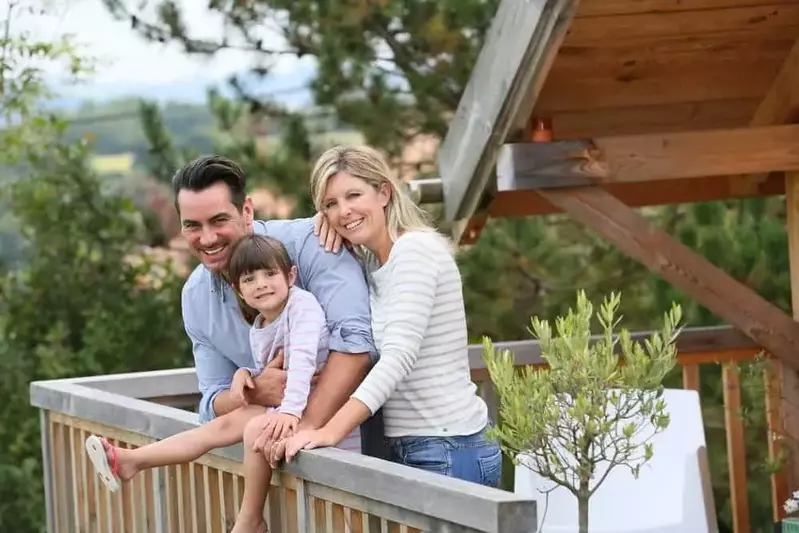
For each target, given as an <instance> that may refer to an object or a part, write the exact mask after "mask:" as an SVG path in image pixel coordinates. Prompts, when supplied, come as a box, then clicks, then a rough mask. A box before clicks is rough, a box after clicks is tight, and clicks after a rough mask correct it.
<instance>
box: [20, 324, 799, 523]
mask: <svg viewBox="0 0 799 533" xmlns="http://www.w3.org/2000/svg"><path fill="white" fill-rule="evenodd" d="M648 335H649V334H648V333H636V334H634V338H643V337H647V336H648ZM677 346H678V352H679V355H678V357H679V363H680V365H681V370H682V380H683V386H684V387H685V388H688V389H695V390H699V386H700V377H699V376H700V366H701V365H708V364H717V363H720V364H721V365H722V372H721V375H722V382H723V386H724V412H725V417H724V418H725V420H724V422H725V430H726V439H727V452H728V454H727V455H728V466H729V476H730V486H731V500H732V513H733V522H734V529H735V532H736V533H745V532H748V531H749V529H750V528H749V500H748V496H747V473H746V472H747V471H746V466H747V465H746V457H745V444H744V421H743V418H742V417H741V416H740V414H739V411H740V409H741V389H740V374H739V372H738V371H737V367H738V365H739V364H740V363H741V362H743V361H750V360H753V359H755V357H756V356H757V355H758V354H760V353H761V349H760V348H759V347H758V346H757V345H755V344H754V342H752V341H751V340H750V339H749V338H748V337H746V336H745V335H743V334H742V333H740V332H739V331H737V330H735V329H733V328H730V327H718V328H701V329H686V330H684V331H683V332H682V334H681V335H680V337H679V339H678V343H677ZM496 347H497V348H498V349H510V350H512V351H513V352H514V354H515V357H516V364H517V365H519V366H521V365H543V364H544V361H543V359H542V357H541V351H540V346H539V344H538V342H536V341H533V340H530V341H516V342H503V343H496ZM481 350H482V348H481V346H479V345H475V346H471V347H470V351H469V359H470V365H471V368H472V379H473V380H474V381H475V382H476V383H478V385H479V386H480V390H481V393H482V395H483V397H484V398H485V399H486V401H487V402H488V404H489V408H490V409H491V411H492V414H493V416H494V419H496V414H497V401H496V397H495V395H494V391H493V387H492V384H491V382H490V379H489V376H488V372H487V370H486V368H485V364H484V362H483V360H482V352H481ZM772 368H776V369H777V371H779V366H776V367H772ZM774 377H775V375H774V374H773V373H770V374H769V375H768V376H767V377H766V378H765V391H766V402H767V406H768V410H767V422H768V429H769V431H770V432H773V433H779V432H780V429H779V428H780V423H781V414H780V412H779V406H780V398H781V393H780V390H779V386H778V385H779V379H774ZM198 398H199V395H198V392H197V380H196V376H195V373H194V370H193V369H177V370H168V371H157V372H144V373H135V374H117V375H111V376H98V377H89V378H76V379H69V380H58V381H49V382H37V383H33V384H32V385H31V402H32V404H33V405H34V406H36V407H38V408H40V409H41V413H42V415H41V416H42V439H43V440H42V443H43V455H44V472H45V487H46V489H47V510H48V527H49V529H48V531H49V532H58V533H62V532H64V531H80V532H84V531H85V532H89V531H98V532H99V531H103V532H109V533H111V532H120V533H123V532H124V533H128V532H139V531H141V532H153V533H155V532H173V531H174V532H180V533H184V532H187V533H188V532H191V533H199V532H225V531H228V530H229V528H230V527H231V526H232V523H233V519H234V518H235V513H236V510H237V508H238V504H239V501H240V497H241V492H242V483H243V479H242V477H241V476H242V466H241V457H242V453H241V445H237V446H232V447H229V448H225V449H222V450H219V451H217V452H214V453H212V454H208V455H206V456H204V457H202V458H200V459H199V460H197V461H195V462H193V463H191V464H187V465H180V466H173V467H168V468H159V469H154V470H153V471H151V472H148V473H146V474H144V475H139V477H138V478H137V479H136V480H135V481H133V482H131V483H129V484H126V485H125V487H124V488H123V490H122V491H121V492H120V493H118V494H115V495H110V494H109V493H108V492H107V491H105V490H104V489H103V488H102V486H101V485H99V483H98V482H97V481H96V480H95V478H94V475H93V472H92V470H91V465H90V464H89V463H88V462H87V460H86V458H85V456H84V454H83V448H82V446H83V441H84V439H85V437H86V436H88V435H89V434H96V435H102V436H106V437H108V438H109V439H111V440H112V441H113V442H115V443H117V444H119V445H123V446H129V447H135V446H140V445H142V444H146V443H148V442H152V441H153V440H157V439H162V438H165V437H168V436H170V435H172V434H174V433H177V432H179V431H183V430H185V429H188V428H190V427H193V426H194V425H196V424H197V418H196V415H195V414H193V413H191V412H189V411H186V410H182V409H178V408H176V407H188V406H194V405H195V404H196V402H197V400H198ZM768 440H769V442H768V446H769V450H770V452H772V454H776V453H777V449H776V444H775V441H774V439H768ZM764 444H765V443H764ZM345 470H346V471H345ZM274 477H275V481H274V484H275V487H276V488H275V489H273V490H272V491H270V497H269V502H268V506H267V512H266V518H267V521H268V523H269V526H270V531H271V532H280V531H285V532H295V531H296V532H303V531H312V532H319V533H327V532H331V533H332V532H353V533H355V532H358V533H360V532H371V533H375V532H394V531H402V532H405V531H407V532H412V531H459V532H460V531H463V532H467V531H469V532H472V531H475V532H476V531H482V532H497V533H499V532H502V533H505V532H517V531H518V532H522V531H524V532H530V531H533V530H534V525H535V523H536V521H535V503H534V502H532V501H529V500H526V499H523V498H518V497H516V496H515V495H514V494H512V493H509V492H505V491H501V490H495V489H489V488H485V487H480V486H477V485H474V484H471V483H466V482H461V481H458V480H453V479H449V478H444V477H442V476H438V475H435V474H429V473H426V472H422V471H418V470H413V469H409V468H406V467H403V466H400V465H395V464H392V463H387V462H385V461H381V460H378V459H374V458H371V457H365V456H361V455H357V454H350V453H347V452H343V451H340V450H335V449H325V450H313V451H311V452H307V453H303V454H300V458H299V459H298V461H296V462H295V463H293V464H292V465H289V466H288V467H286V468H285V469H284V470H283V471H281V473H280V474H279V475H276V476H274ZM771 491H772V503H773V508H774V517H775V520H777V519H778V517H779V516H780V512H781V506H782V502H783V501H784V498H785V497H786V496H787V483H786V480H785V476H784V474H783V473H775V474H773V475H772V479H771Z"/></svg>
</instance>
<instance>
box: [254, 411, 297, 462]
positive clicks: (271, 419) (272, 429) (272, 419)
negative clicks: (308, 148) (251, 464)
mask: <svg viewBox="0 0 799 533" xmlns="http://www.w3.org/2000/svg"><path fill="white" fill-rule="evenodd" d="M264 416H265V417H266V422H265V423H264V429H263V431H261V435H260V436H259V437H258V438H257V439H255V442H253V444H252V449H253V451H256V452H258V451H263V452H264V453H266V452H267V450H268V449H271V447H272V444H273V443H275V442H277V441H280V440H282V439H284V438H286V437H289V436H291V435H292V434H293V433H294V431H295V430H296V429H297V424H298V423H299V420H298V419H297V417H296V416H293V415H289V414H286V413H279V412H277V411H271V412H269V413H267V414H266V415H264Z"/></svg>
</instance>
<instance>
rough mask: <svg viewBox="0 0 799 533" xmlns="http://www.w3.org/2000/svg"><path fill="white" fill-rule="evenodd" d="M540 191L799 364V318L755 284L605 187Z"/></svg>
mask: <svg viewBox="0 0 799 533" xmlns="http://www.w3.org/2000/svg"><path fill="white" fill-rule="evenodd" d="M539 193H540V194H541V195H543V196H544V197H545V198H546V199H547V200H549V201H550V202H551V203H553V204H555V205H557V206H559V207H560V208H562V209H563V210H564V211H566V212H567V213H569V214H570V215H571V216H572V217H574V218H575V219H577V220H579V221H581V222H582V223H584V224H585V225H587V226H588V227H589V228H592V229H593V230H594V231H596V232H597V233H599V234H600V235H601V236H603V237H604V238H605V239H607V240H608V241H609V242H611V243H613V244H615V245H616V246H617V247H618V248H619V249H620V250H622V251H623V252H625V253H627V254H628V255H629V256H631V257H633V258H634V259H636V260H638V261H640V262H641V263H642V264H644V265H646V266H647V267H648V268H649V269H650V270H651V271H652V272H654V273H656V274H659V275H660V276H661V277H663V278H664V279H665V280H666V281H668V282H670V283H671V284H672V285H674V286H675V287H677V288H679V289H682V290H683V291H685V292H686V293H687V294H688V295H689V296H691V297H692V298H694V299H695V300H697V301H698V302H699V303H700V304H702V305H703V306H705V307H707V308H708V309H709V310H710V311H711V312H713V313H715V314H716V315H717V316H719V317H722V318H723V319H724V320H725V321H727V322H728V323H730V324H731V325H733V326H735V327H737V328H738V329H740V330H741V331H742V332H744V333H745V334H746V335H748V336H749V337H750V338H751V339H753V340H754V341H755V342H757V343H758V344H759V345H760V346H762V347H763V348H764V350H766V351H768V352H770V353H771V354H772V355H774V356H775V357H777V358H779V359H780V360H781V361H782V362H783V363H784V364H785V365H786V366H788V367H790V368H793V369H795V370H799V324H797V323H796V322H794V321H793V319H792V318H791V317H790V316H788V315H787V314H785V313H784V312H783V311H781V310H780V309H779V308H777V307H776V306H774V305H773V304H771V303H769V302H768V301H766V300H765V299H764V298H763V297H761V296H760V295H758V294H757V293H756V292H754V291H753V290H752V289H750V288H748V287H746V286H745V285H743V284H742V283H740V282H739V281H737V280H735V279H733V278H732V277H731V276H730V275H729V274H727V273H726V272H724V271H723V270H721V269H719V268H718V267H716V266H715V265H713V264H712V263H711V262H710V261H708V260H707V259H705V258H703V257H701V256H699V255H698V254H696V253H695V252H693V251H692V250H691V249H689V248H688V247H686V246H685V245H683V244H682V243H680V242H679V241H677V240H676V239H674V238H672V237H671V236H669V235H667V234H666V233H665V232H663V231H661V230H658V229H656V228H653V227H651V226H650V224H649V222H648V221H647V219H646V218H644V217H643V216H642V215H640V214H639V213H637V212H636V211H635V210H633V209H632V208H630V207H629V206H627V205H625V204H624V203H622V202H621V201H619V200H618V199H617V198H615V197H613V196H612V195H610V194H609V193H608V192H606V191H604V190H602V189H601V188H598V187H583V188H578V189H548V190H542V191H539Z"/></svg>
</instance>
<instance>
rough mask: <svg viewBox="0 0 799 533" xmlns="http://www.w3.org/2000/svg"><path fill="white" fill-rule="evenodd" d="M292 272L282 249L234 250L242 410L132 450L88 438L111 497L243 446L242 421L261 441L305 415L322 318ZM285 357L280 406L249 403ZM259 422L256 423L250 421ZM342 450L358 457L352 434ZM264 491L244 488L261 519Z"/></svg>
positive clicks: (244, 243)
mask: <svg viewBox="0 0 799 533" xmlns="http://www.w3.org/2000/svg"><path fill="white" fill-rule="evenodd" d="M296 276H297V271H296V267H295V266H293V265H292V264H291V259H290V257H289V255H288V252H287V251H286V249H285V247H284V246H283V245H282V244H281V243H280V242H279V241H277V240H275V239H271V238H268V237H264V236H261V235H246V236H244V237H242V238H241V239H240V240H239V241H237V242H236V243H235V245H234V248H233V251H232V254H231V257H230V262H229V265H228V269H227V278H228V280H231V282H232V284H233V287H234V289H235V291H236V294H237V296H238V297H239V307H240V309H241V311H242V314H243V315H244V318H245V320H247V322H248V323H251V324H252V327H251V329H250V346H251V348H252V354H253V366H252V368H239V369H238V370H237V371H236V373H235V374H234V376H233V381H232V384H231V387H230V390H231V392H232V394H233V395H234V396H235V397H237V398H238V399H239V401H240V402H241V407H239V408H238V409H236V410H235V411H232V412H231V413H228V414H227V415H224V416H220V417H218V418H216V419H214V420H212V421H211V422H208V423H207V424H204V425H202V426H199V427H196V428H193V429H191V430H189V431H185V432H183V433H179V434H177V435H173V436H172V437H169V438H167V439H164V440H162V441H158V442H154V443H152V444H148V445H146V446H142V447H140V448H136V449H133V450H129V449H125V448H118V447H115V446H112V445H111V444H110V443H108V441H107V440H106V439H103V438H99V437H96V436H91V437H89V438H88V439H86V451H87V454H88V456H89V459H90V460H91V461H92V464H93V465H94V468H95V470H96V471H97V473H98V474H99V475H100V478H101V479H102V481H103V482H104V483H105V485H106V487H108V488H109V489H110V490H111V491H116V490H118V489H119V482H118V480H120V479H121V480H122V481H126V480H128V479H130V478H131V477H133V476H134V475H136V474H137V473H138V472H140V471H142V470H145V469H148V468H154V467H158V466H165V465H172V464H179V463H185V462H189V461H193V460H195V459H197V458H198V457H200V456H202V455H204V454H206V453H208V452H210V451H211V450H213V449H216V448H222V447H225V446H230V445H233V444H236V443H239V442H242V439H243V435H244V428H245V426H246V425H247V423H248V422H250V421H252V422H255V423H257V425H258V426H259V427H261V428H262V434H263V437H264V438H265V439H266V440H279V439H282V438H285V437H286V436H289V435H291V434H292V433H293V432H294V430H295V428H296V427H297V423H298V421H299V418H300V417H301V416H302V412H303V410H304V409H305V405H306V403H307V399H308V395H309V392H310V388H311V378H312V377H313V375H314V373H315V372H316V371H317V370H319V369H320V368H321V366H322V365H324V362H325V361H326V360H327V356H328V341H329V337H330V333H329V330H328V329H327V325H326V320H325V314H324V312H323V310H322V307H321V306H320V305H319V302H318V301H317V300H316V298H315V297H314V296H313V295H312V294H311V293H309V292H307V291H305V290H302V289H300V288H299V287H295V286H294V282H295V280H296ZM281 350H282V351H283V354H284V357H283V360H284V367H286V370H287V377H286V388H285V392H284V396H283V401H282V403H281V404H280V406H279V407H276V408H269V409H267V408H265V407H262V406H260V405H252V404H250V403H249V397H248V392H249V390H251V389H253V388H254V383H253V378H254V377H256V376H257V375H258V373H260V372H261V371H262V370H263V369H264V368H265V367H266V366H267V365H270V366H271V365H274V364H275V363H276V362H277V363H279V360H280V358H279V357H278V352H279V351H281ZM256 418H258V420H254V419H256ZM340 447H341V448H345V449H351V450H354V451H359V450H360V436H359V434H358V433H357V432H353V433H352V434H351V435H349V436H348V438H347V439H346V441H345V442H342V445H341V446H340ZM267 490H268V484H267V485H266V486H263V487H251V486H249V485H247V486H245V492H244V498H245V501H249V500H252V499H253V498H252V497H253V494H251V493H252V492H253V491H255V494H254V496H256V497H257V498H259V499H260V501H261V502H262V503H261V513H260V515H261V516H262V514H263V501H264V500H265V498H266V491H267Z"/></svg>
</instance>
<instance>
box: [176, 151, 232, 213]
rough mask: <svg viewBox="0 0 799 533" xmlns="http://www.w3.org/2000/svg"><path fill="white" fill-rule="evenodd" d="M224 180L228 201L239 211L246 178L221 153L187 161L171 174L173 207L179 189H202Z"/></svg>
mask: <svg viewBox="0 0 799 533" xmlns="http://www.w3.org/2000/svg"><path fill="white" fill-rule="evenodd" d="M220 181H223V182H225V185H227V188H228V191H229V192H230V201H231V202H232V203H233V205H235V206H236V209H238V210H239V211H241V209H242V207H244V200H245V198H246V197H247V194H246V192H245V186H246V179H245V178H244V171H243V170H241V167H240V166H239V165H237V164H236V163H235V162H234V161H231V160H230V159H228V158H226V157H222V156H221V155H205V156H201V157H198V158H197V159H195V160H194V161H189V162H188V163H186V164H185V165H183V166H182V167H181V168H179V169H178V170H177V172H175V175H174V176H172V190H173V192H174V195H175V209H177V210H178V211H180V207H178V193H179V192H180V190H181V189H188V190H190V191H195V192H199V191H204V190H205V189H207V188H208V187H210V186H212V185H215V184H216V183H219V182H220Z"/></svg>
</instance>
